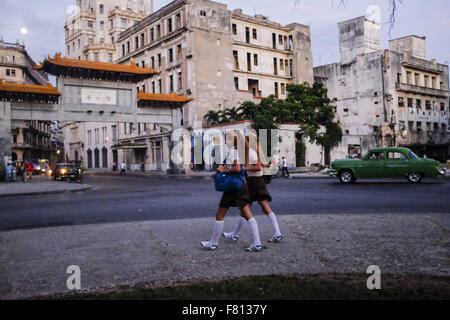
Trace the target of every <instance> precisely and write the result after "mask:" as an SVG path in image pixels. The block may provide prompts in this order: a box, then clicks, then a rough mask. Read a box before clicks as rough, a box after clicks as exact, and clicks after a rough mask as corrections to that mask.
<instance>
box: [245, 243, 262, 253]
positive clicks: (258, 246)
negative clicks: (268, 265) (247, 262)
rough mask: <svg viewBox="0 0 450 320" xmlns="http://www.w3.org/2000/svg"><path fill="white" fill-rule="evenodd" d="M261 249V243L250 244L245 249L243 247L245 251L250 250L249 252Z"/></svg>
mask: <svg viewBox="0 0 450 320" xmlns="http://www.w3.org/2000/svg"><path fill="white" fill-rule="evenodd" d="M261 249H262V245H260V244H258V245H256V244H252V245H251V246H250V247H248V248H247V249H245V251H251V252H256V251H261Z"/></svg>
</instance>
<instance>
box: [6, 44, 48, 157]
mask: <svg viewBox="0 0 450 320" xmlns="http://www.w3.org/2000/svg"><path fill="white" fill-rule="evenodd" d="M35 65H36V63H35V62H34V61H33V60H32V59H31V57H30V56H29V55H28V53H27V51H26V50H25V46H24V45H21V44H19V43H18V42H17V43H7V42H4V41H3V40H0V79H1V81H4V83H17V84H37V85H47V82H48V79H47V77H46V76H44V75H43V74H42V73H40V72H38V71H36V70H34V69H33V67H34V66H35ZM51 126H52V123H51V122H49V121H14V122H12V123H11V126H10V128H9V129H8V130H10V131H11V142H10V143H11V160H12V161H15V160H29V159H39V158H46V159H49V158H50V157H51V156H52V153H54V152H55V151H56V148H55V144H54V143H52V141H53V140H52V138H53V139H54V137H52V130H51ZM8 127H9V126H8ZM2 144H3V143H2Z"/></svg>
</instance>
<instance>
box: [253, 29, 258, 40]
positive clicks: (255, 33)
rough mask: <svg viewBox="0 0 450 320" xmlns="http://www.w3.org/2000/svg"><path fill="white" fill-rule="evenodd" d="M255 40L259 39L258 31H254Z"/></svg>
mask: <svg viewBox="0 0 450 320" xmlns="http://www.w3.org/2000/svg"><path fill="white" fill-rule="evenodd" d="M253 39H254V40H257V39H258V31H257V30H256V29H253Z"/></svg>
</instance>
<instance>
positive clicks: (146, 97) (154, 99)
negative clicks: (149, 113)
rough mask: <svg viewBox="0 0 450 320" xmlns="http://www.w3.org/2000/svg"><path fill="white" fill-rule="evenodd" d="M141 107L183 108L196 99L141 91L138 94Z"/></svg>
mask: <svg viewBox="0 0 450 320" xmlns="http://www.w3.org/2000/svg"><path fill="white" fill-rule="evenodd" d="M137 97H138V99H139V100H138V106H139V107H145V106H149V107H153V106H165V107H172V108H181V107H182V106H183V105H184V104H186V103H188V102H190V101H193V100H194V98H189V97H186V96H179V95H178V94H176V93H174V94H162V93H144V92H142V91H139V92H138V94H137Z"/></svg>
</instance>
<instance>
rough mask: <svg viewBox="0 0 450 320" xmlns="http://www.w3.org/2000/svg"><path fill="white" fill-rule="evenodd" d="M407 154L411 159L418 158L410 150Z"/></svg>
mask: <svg viewBox="0 0 450 320" xmlns="http://www.w3.org/2000/svg"><path fill="white" fill-rule="evenodd" d="M409 156H410V158H411V159H420V158H419V156H418V155H417V154H415V153H414V152H412V151H411V152H410V153H409Z"/></svg>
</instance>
